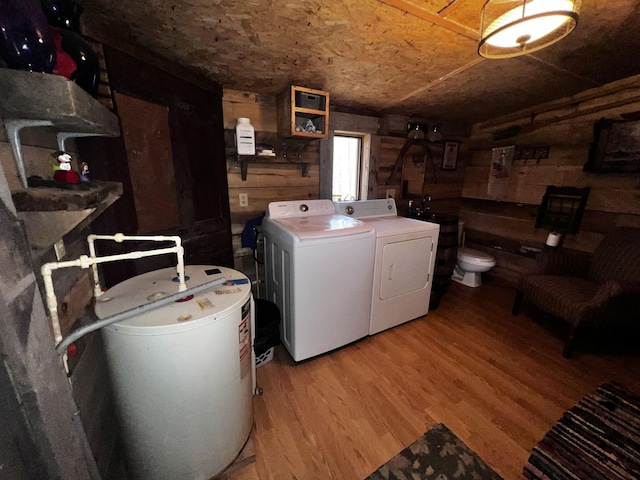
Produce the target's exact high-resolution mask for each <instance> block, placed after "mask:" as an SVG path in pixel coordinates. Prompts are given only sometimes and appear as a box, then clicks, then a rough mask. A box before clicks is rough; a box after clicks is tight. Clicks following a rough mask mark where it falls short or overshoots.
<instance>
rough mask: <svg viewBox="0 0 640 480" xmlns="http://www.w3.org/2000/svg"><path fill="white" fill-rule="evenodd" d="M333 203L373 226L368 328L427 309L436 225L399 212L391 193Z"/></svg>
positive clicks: (391, 323) (393, 323) (387, 325)
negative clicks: (374, 236)
mask: <svg viewBox="0 0 640 480" xmlns="http://www.w3.org/2000/svg"><path fill="white" fill-rule="evenodd" d="M335 208H336V212H338V213H341V214H344V215H348V216H350V217H355V218H359V219H360V220H362V221H364V222H366V223H368V224H369V225H371V226H372V227H373V228H374V229H375V231H376V253H375V267H374V270H373V291H372V296H371V297H372V298H371V321H370V326H369V334H370V335H373V334H374V333H378V332H381V331H383V330H387V329H389V328H392V327H395V326H397V325H400V324H401V323H404V322H408V321H409V320H413V319H414V318H417V317H421V316H422V315H426V314H427V312H428V311H429V299H430V297H431V284H432V281H433V270H434V264H435V259H436V253H437V248H438V234H439V232H440V225H438V224H437V223H430V222H423V221H420V220H414V219H411V218H405V217H399V216H398V211H397V209H396V202H395V200H393V199H392V198H388V199H379V200H361V201H354V202H335Z"/></svg>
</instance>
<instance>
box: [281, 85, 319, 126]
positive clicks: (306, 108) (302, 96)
mask: <svg viewBox="0 0 640 480" xmlns="http://www.w3.org/2000/svg"><path fill="white" fill-rule="evenodd" d="M277 109H278V134H279V135H280V136H283V137H302V138H327V136H328V134H329V93H328V92H324V91H322V90H314V89H312V88H306V87H299V86H296V85H291V87H290V88H289V89H288V90H287V91H285V92H283V93H282V94H280V95H279V96H278V99H277ZM307 125H311V128H312V131H307V130H306V129H305V127H306V126H307Z"/></svg>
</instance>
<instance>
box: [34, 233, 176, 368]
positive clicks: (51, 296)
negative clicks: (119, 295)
mask: <svg viewBox="0 0 640 480" xmlns="http://www.w3.org/2000/svg"><path fill="white" fill-rule="evenodd" d="M97 239H100V240H114V241H116V242H118V243H120V242H122V241H124V240H152V241H158V242H161V241H173V242H175V244H176V245H175V246H174V247H168V248H159V249H155V250H143V251H136V252H128V253H121V254H116V255H109V256H106V257H96V255H95V247H94V244H93V242H94V240H97ZM87 240H88V242H89V252H90V255H91V256H87V255H80V257H79V258H77V259H76V260H69V261H66V262H50V263H45V264H44V265H42V267H41V269H40V272H41V273H42V279H43V280H44V291H45V295H46V300H47V308H48V309H49V315H50V316H51V325H52V326H53V335H54V337H55V343H56V344H58V343H60V341H61V340H62V330H61V328H60V319H59V318H58V299H57V298H56V294H55V291H54V289H53V280H52V277H51V274H52V272H53V270H57V269H59V268H68V267H80V268H89V267H93V269H94V270H93V273H94V275H95V279H96V280H95V284H94V294H95V296H96V297H98V296H99V295H102V289H101V288H100V282H99V280H98V276H97V275H98V273H97V272H98V270H97V265H98V264H99V263H107V262H115V261H118V260H132V259H138V258H144V257H151V256H155V255H164V254H166V253H175V254H176V255H177V257H178V267H177V268H178V278H179V281H180V283H179V286H178V292H184V291H185V290H187V284H186V282H185V277H184V248H183V247H182V240H181V238H180V237H177V236H162V235H158V236H128V235H124V234H122V233H116V234H115V235H89V237H88V238H87ZM65 364H66V362H65ZM65 367H66V365H65Z"/></svg>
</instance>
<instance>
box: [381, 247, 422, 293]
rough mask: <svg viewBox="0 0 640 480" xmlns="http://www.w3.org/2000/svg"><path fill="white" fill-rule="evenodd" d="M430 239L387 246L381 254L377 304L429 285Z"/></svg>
mask: <svg viewBox="0 0 640 480" xmlns="http://www.w3.org/2000/svg"><path fill="white" fill-rule="evenodd" d="M432 244H433V239H432V238H431V237H422V238H416V239H413V240H405V241H399V242H394V243H388V244H387V245H385V246H384V248H383V250H382V272H381V279H380V280H381V281H380V291H379V292H378V295H379V298H380V300H387V299H389V298H393V297H397V296H399V295H404V294H407V293H410V292H413V291H415V290H420V289H423V288H424V287H425V286H426V285H427V283H428V281H429V265H430V263H431V255H432V252H431V247H432Z"/></svg>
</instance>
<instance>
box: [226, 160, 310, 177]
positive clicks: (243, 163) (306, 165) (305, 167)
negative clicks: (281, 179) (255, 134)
mask: <svg viewBox="0 0 640 480" xmlns="http://www.w3.org/2000/svg"><path fill="white" fill-rule="evenodd" d="M238 162H240V172H241V175H242V181H243V182H244V181H245V180H246V179H247V171H248V167H249V164H250V163H262V164H267V165H297V166H299V167H300V173H301V175H302V176H303V177H306V176H307V175H308V174H309V169H310V168H311V165H312V163H311V162H309V161H307V160H303V159H300V158H283V157H270V156H267V155H238Z"/></svg>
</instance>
